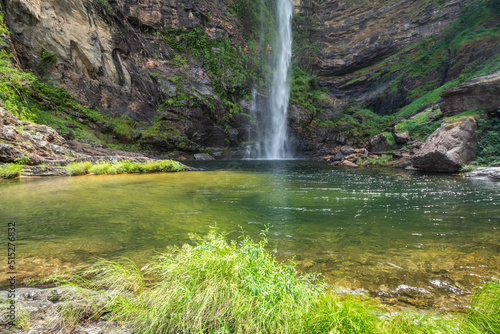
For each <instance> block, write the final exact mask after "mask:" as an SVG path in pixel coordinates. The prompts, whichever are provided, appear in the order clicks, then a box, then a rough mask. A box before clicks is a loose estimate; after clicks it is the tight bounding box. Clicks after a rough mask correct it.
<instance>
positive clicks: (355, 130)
mask: <svg viewBox="0 0 500 334" xmlns="http://www.w3.org/2000/svg"><path fill="white" fill-rule="evenodd" d="M390 120H391V118H390V117H384V116H380V115H377V114H375V113H374V112H372V111H371V110H369V109H363V108H361V107H359V106H358V105H357V103H356V100H355V99H352V100H350V101H348V103H347V104H345V105H344V106H343V107H342V109H341V111H340V112H339V113H337V114H336V115H334V116H333V117H331V118H330V119H328V120H326V121H323V122H321V121H319V120H316V121H313V122H312V124H311V125H312V126H319V127H328V128H331V129H335V131H336V132H337V133H341V134H344V135H346V137H348V138H349V139H350V140H353V141H356V142H359V143H362V142H365V141H367V140H369V139H370V138H373V137H374V136H375V135H377V134H379V133H382V132H383V130H384V129H385V128H386V127H387V126H388V125H389V122H390Z"/></svg>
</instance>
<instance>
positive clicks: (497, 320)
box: [467, 281, 500, 333]
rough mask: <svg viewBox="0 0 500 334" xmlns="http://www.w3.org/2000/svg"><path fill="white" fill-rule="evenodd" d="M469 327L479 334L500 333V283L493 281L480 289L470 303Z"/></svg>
mask: <svg viewBox="0 0 500 334" xmlns="http://www.w3.org/2000/svg"><path fill="white" fill-rule="evenodd" d="M467 320H468V323H469V326H470V327H471V328H472V329H474V330H471V332H473V331H476V332H479V333H500V282H498V281H492V282H489V283H486V284H485V285H483V286H482V287H481V288H479V289H478V291H477V293H476V294H475V295H474V296H473V297H472V299H471V302H470V311H469V313H468V315H467Z"/></svg>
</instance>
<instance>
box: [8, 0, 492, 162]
mask: <svg viewBox="0 0 500 334" xmlns="http://www.w3.org/2000/svg"><path fill="white" fill-rule="evenodd" d="M293 3H294V6H295V7H294V11H295V14H294V19H293V20H294V37H295V46H294V71H293V72H294V73H293V78H292V97H291V101H292V105H291V107H290V126H291V128H292V129H293V130H294V132H295V133H296V134H297V136H298V137H299V138H300V140H301V141H302V147H303V149H304V150H306V151H309V152H311V153H316V154H319V155H325V154H332V152H335V154H336V152H338V150H339V145H344V144H351V145H355V146H358V147H364V146H365V144H366V143H368V141H369V140H370V139H371V138H373V137H374V136H376V135H378V134H380V133H382V132H389V133H390V132H392V133H394V135H396V134H397V133H398V131H396V128H398V127H399V125H398V122H399V123H401V122H406V121H407V120H408V119H409V117H411V116H415V115H416V114H417V113H418V112H422V111H425V110H426V108H429V107H433V106H436V105H438V103H439V102H440V101H439V99H440V97H439V94H440V93H441V92H442V91H444V90H445V89H449V88H452V87H454V86H456V85H458V84H460V83H462V82H464V81H466V80H468V79H470V78H473V77H476V76H478V75H484V74H488V73H492V72H494V71H495V70H499V69H500V68H498V63H499V62H498V61H497V60H498V57H499V54H500V47H499V45H500V43H499V41H500V5H498V2H496V1H493V0H476V1H471V0H448V1H445V0H410V1H394V0H392V1H382V0H380V1H379V0H377V1H369V2H366V1H361V0H339V1H333V0H323V1H318V0H294V1H293ZM274 4H275V3H274V1H273V0H265V1H263V2H252V1H247V0H214V1H210V2H207V1H202V0H140V1H132V0H120V1H118V0H71V1H67V0H65V1H63V0H46V1H41V0H9V1H2V7H3V11H4V12H5V15H4V21H5V23H6V26H7V27H8V29H9V30H10V34H8V37H6V38H7V40H9V42H8V43H4V45H3V47H2V48H3V49H6V50H8V51H9V52H12V54H13V57H12V58H11V62H12V63H13V64H14V65H13V66H14V67H15V66H17V68H18V69H23V70H26V71H31V72H32V73H34V74H36V76H37V77H38V78H40V81H41V82H42V83H44V84H47V83H48V84H50V85H54V86H56V87H59V88H62V89H64V90H65V91H67V92H69V94H71V96H72V97H73V98H74V99H75V101H76V102H71V103H69V106H67V107H65V108H64V112H63V113H61V112H59V111H54V112H52V114H54V115H56V114H57V117H58V120H57V121H55V120H51V121H50V122H49V121H47V119H48V118H47V117H38V119H37V120H36V121H37V122H40V123H44V124H47V123H48V125H51V126H53V127H55V128H56V130H58V131H60V132H61V133H62V134H63V136H65V138H67V139H73V137H74V136H75V133H76V137H77V139H81V138H79V137H82V136H81V135H79V132H78V131H77V130H78V129H80V130H81V131H90V132H92V134H93V136H96V137H98V139H99V141H100V142H98V143H96V142H95V140H94V142H93V143H92V140H90V141H91V143H90V144H91V145H101V144H105V145H108V144H112V145H115V146H116V145H119V146H120V145H121V146H123V145H125V146H126V147H127V148H129V149H133V150H142V151H144V150H149V151H152V152H155V153H157V154H158V153H160V154H161V153H164V154H170V153H171V152H177V154H184V153H186V152H187V153H188V154H189V153H191V154H192V153H196V152H211V153H215V155H220V156H224V152H230V151H231V150H235V151H236V153H235V154H232V155H231V154H226V155H225V156H226V157H238V156H241V152H242V150H243V149H244V142H245V141H247V140H249V139H250V140H251V139H252V130H251V124H250V123H251V119H250V118H249V115H248V113H249V110H250V108H251V106H252V104H251V102H252V97H251V90H252V88H256V89H257V96H262V97H264V98H265V95H266V92H267V89H266V87H265V85H266V78H267V75H268V74H267V73H268V70H269V69H268V67H267V64H268V63H269V59H270V58H271V57H272V54H273V50H272V46H271V45H272V39H273V34H272V32H271V30H272V29H273V18H272V11H273V8H274V7H273V6H274ZM37 94H38V95H37V96H38V97H37V98H36V99H35V100H36V101H35V102H36V103H39V104H41V105H42V107H43V108H45V109H44V110H46V112H49V111H50V110H54V109H57V108H56V107H57V106H55V105H54V103H52V102H50V103H48V102H47V101H46V96H47V94H45V95H44V94H42V93H39V92H38V93H37ZM58 94H59V93H58ZM37 101H38V102H37ZM12 103H14V102H12ZM75 103H79V104H81V105H83V106H84V107H85V108H87V109H90V110H96V111H98V113H99V114H101V115H103V116H96V114H95V113H93V112H91V111H88V110H87V109H85V108H84V107H77V108H75V107H73V106H75ZM7 107H8V106H7ZM43 108H42V109H43ZM433 108H434V109H433V110H435V109H436V108H435V107H433ZM7 109H9V108H7ZM18 109H19V108H18ZM82 110H84V111H85V110H87V111H85V112H82ZM436 110H439V109H436ZM58 113H59V114H58ZM89 115H90V116H89ZM388 115H389V116H388ZM391 115H392V116H391ZM426 115H427V114H426ZM432 115H436V113H432ZM61 118H62V119H63V120H62V121H61ZM68 119H71V120H75V119H76V120H78V122H77V123H78V124H76V125H75V124H74V123H72V124H68V122H69V121H67V120H68ZM432 120H433V121H437V120H438V119H437V118H433V119H432ZM405 124H406V123H405ZM70 125H71V126H70ZM75 126H76V127H78V129H75V128H74V127H75ZM405 126H406V125H405ZM403 127H404V126H403ZM410 130H411V129H410ZM413 132H414V131H413ZM103 133H104V134H105V135H104V136H103V135H102V134H103ZM414 135H415V133H411V131H410V136H413V137H415V136H414ZM427 135H428V134H427ZM83 137H85V136H83ZM87 137H88V136H87ZM418 139H421V138H416V137H415V138H413V140H418ZM85 140H88V138H85Z"/></svg>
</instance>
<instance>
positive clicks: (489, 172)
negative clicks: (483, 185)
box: [466, 167, 500, 181]
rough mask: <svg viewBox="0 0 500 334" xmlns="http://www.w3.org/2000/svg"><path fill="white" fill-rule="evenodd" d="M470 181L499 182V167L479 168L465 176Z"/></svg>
mask: <svg viewBox="0 0 500 334" xmlns="http://www.w3.org/2000/svg"><path fill="white" fill-rule="evenodd" d="M466 176H467V177H470V178H472V179H488V180H493V181H500V167H480V168H477V169H475V170H473V171H472V172H470V173H467V174H466Z"/></svg>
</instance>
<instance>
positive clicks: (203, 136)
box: [3, 0, 248, 152]
mask: <svg viewBox="0 0 500 334" xmlns="http://www.w3.org/2000/svg"><path fill="white" fill-rule="evenodd" d="M229 4H230V2H229ZM3 7H4V9H5V12H6V15H5V18H4V20H5V22H6V24H7V26H8V27H9V29H10V31H11V35H10V36H11V39H12V41H13V46H14V48H13V49H14V50H13V52H15V53H16V54H17V55H18V56H19V61H20V63H21V66H22V68H24V69H29V70H31V71H33V72H34V73H37V74H38V75H39V76H42V77H46V78H48V79H50V80H52V81H53V82H55V83H56V84H57V85H58V86H60V87H62V88H64V89H66V90H67V91H68V92H69V93H70V94H71V95H72V96H74V97H75V98H76V99H77V100H78V101H79V102H80V103H82V104H84V105H86V106H89V107H91V108H94V109H98V110H100V111H101V112H102V113H104V114H109V115H114V116H124V115H126V116H128V117H130V118H131V119H132V120H133V121H136V122H140V123H141V124H143V125H142V127H143V128H142V130H144V128H145V127H147V126H150V125H152V124H153V121H155V119H158V118H161V119H163V120H164V123H165V124H163V125H162V126H164V127H165V128H168V129H170V130H169V131H170V132H171V133H174V134H175V136H172V137H171V138H168V136H163V137H162V138H155V137H154V136H153V137H151V138H149V139H148V138H143V142H144V148H146V149H148V148H151V149H153V150H155V151H160V152H161V151H171V150H173V149H181V150H187V151H194V152H197V151H202V150H203V149H204V147H207V146H211V147H223V146H227V145H228V143H229V145H232V146H236V145H238V143H239V142H241V141H242V140H244V139H245V138H243V137H244V136H243V133H244V132H245V129H246V127H247V123H248V121H247V120H246V119H241V118H235V119H234V120H232V121H231V122H230V124H229V125H228V124H226V130H225V129H223V128H222V127H221V122H220V121H218V120H217V119H216V117H215V115H217V114H219V115H224V114H226V113H229V111H228V110H226V108H225V106H223V105H222V103H221V101H220V100H219V98H218V97H217V96H216V94H215V93H214V88H213V87H212V83H211V80H210V78H209V76H208V75H207V73H206V71H205V69H204V68H203V66H202V64H201V63H195V64H190V66H189V68H187V67H185V66H182V67H180V66H176V64H171V65H168V64H167V62H166V60H169V59H171V56H172V55H174V54H175V51H174V50H173V49H172V48H171V47H169V45H168V44H167V43H165V41H164V40H163V39H162V38H161V36H160V33H161V32H162V31H165V30H167V29H189V28H193V27H195V26H199V27H201V28H202V29H206V31H207V32H209V33H212V34H218V35H219V36H220V35H224V36H227V37H229V38H233V39H234V41H235V43H238V42H239V40H240V37H239V36H238V35H236V34H235V31H234V27H233V26H232V25H231V24H229V23H228V22H226V21H223V20H221V19H220V17H221V16H222V15H227V12H228V4H227V3H226V1H223V0H215V1H211V2H210V3H207V2H206V1H201V0H199V1H197V0H193V1H191V0H189V1H180V0H139V1H132V0H123V1H114V0H108V1H89V0H44V1H42V0H34V1H32V0H9V1H4V6H3ZM42 50H43V51H42ZM44 52H45V53H46V54H54V55H55V56H56V58H57V60H56V61H55V62H50V61H47V60H46V59H44ZM176 77H180V78H182V79H181V82H180V83H179V84H180V85H181V86H183V88H185V89H186V90H187V91H189V92H193V95H197V96H199V97H200V100H203V99H204V98H206V97H209V98H210V99H212V100H213V103H212V105H211V106H210V107H211V109H212V110H208V109H209V108H207V106H204V105H203V103H199V104H201V105H198V106H195V107H190V106H184V105H180V104H179V105H178V106H176V107H172V108H170V109H168V110H163V112H162V113H161V114H158V109H159V106H160V105H161V104H162V103H163V102H164V100H165V99H167V98H169V97H175V95H176V85H175V84H172V82H171V81H169V78H176ZM214 109H215V110H214ZM232 125H234V126H232ZM228 127H229V130H231V129H232V132H231V131H227V128H228ZM238 127H239V128H240V129H239V130H238ZM138 130H141V129H138ZM160 131H161V130H160ZM240 132H241V134H240ZM238 134H239V135H238ZM166 137H167V138H166ZM174 137H175V138H174ZM179 138H185V141H186V143H181V140H179Z"/></svg>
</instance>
